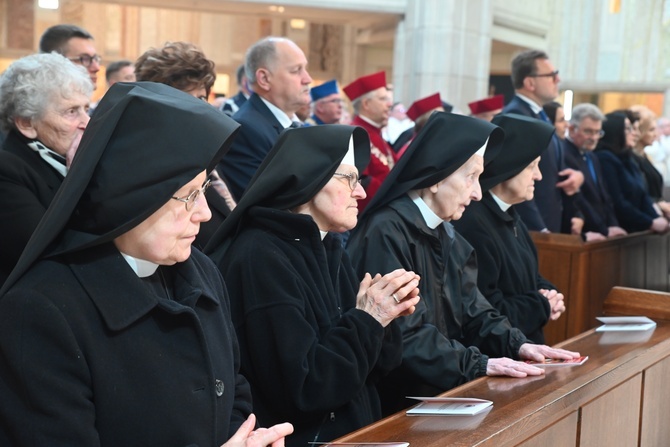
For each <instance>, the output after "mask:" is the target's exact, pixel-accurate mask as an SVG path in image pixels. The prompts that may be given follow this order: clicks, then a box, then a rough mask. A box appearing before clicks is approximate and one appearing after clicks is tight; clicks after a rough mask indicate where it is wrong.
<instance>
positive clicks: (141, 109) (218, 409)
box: [0, 83, 291, 447]
mask: <svg viewBox="0 0 670 447" xmlns="http://www.w3.org/2000/svg"><path fill="white" fill-rule="evenodd" d="M174 123H179V125H178V126H175V125H174ZM237 127H238V124H237V123H235V122H234V121H232V120H231V119H229V118H227V117H225V116H224V115H223V114H221V113H220V112H218V111H217V110H215V109H214V108H212V107H211V106H210V105H208V104H206V103H204V102H202V101H200V100H198V99H196V98H193V97H192V96H190V95H187V94H186V93H182V92H179V91H177V90H175V89H173V88H172V87H168V86H165V85H161V84H153V83H136V84H122V83H119V84H115V85H114V86H113V87H111V89H110V90H109V92H108V93H107V94H106V95H105V97H104V98H103V99H102V101H101V102H100V105H99V106H98V110H97V111H96V113H95V116H94V118H93V119H92V120H91V121H90V123H89V126H88V128H87V130H86V131H85V132H84V135H83V138H82V140H81V144H80V146H79V150H78V152H77V155H76V157H75V160H76V161H75V162H74V163H73V164H72V169H71V170H70V172H69V174H68V176H67V177H66V178H65V181H64V182H63V184H62V186H61V188H60V189H59V191H58V193H57V194H56V196H55V198H54V200H53V202H52V203H51V205H50V207H49V209H48V210H47V212H46V214H45V216H44V218H43V219H42V221H41V223H40V225H39V226H38V228H37V230H36V231H35V233H34V235H33V237H32V239H31V240H30V242H29V244H28V245H27V247H26V250H25V251H24V254H23V255H22V257H21V259H20V260H19V263H18V265H17V267H16V269H15V270H14V271H13V272H12V274H11V275H10V277H9V279H8V280H7V282H6V284H5V285H4V287H3V289H2V291H0V295H2V298H0V352H1V353H2V355H1V356H0V402H1V404H0V445H13V446H38V445H48V446H73V445H80V446H110V447H116V446H122V445H123V446H129V445H160V446H187V445H198V446H201V447H202V446H212V447H218V446H221V444H223V443H224V442H226V441H228V442H226V444H224V445H226V446H262V445H268V444H271V443H273V442H275V441H277V442H278V444H276V445H279V443H281V440H282V438H283V437H284V436H285V435H287V434H288V433H290V431H291V427H290V424H285V425H281V426H277V427H273V428H271V429H258V430H255V431H254V425H255V420H254V417H253V416H249V415H250V412H251V396H250V391H249V386H248V383H247V382H246V380H245V379H244V377H243V376H241V375H240V374H239V371H238V369H239V353H238V347H237V341H236V338H235V333H234V330H233V327H232V324H231V322H230V315H229V312H230V311H229V307H228V306H229V305H228V298H227V296H226V294H225V288H224V285H223V281H222V279H221V276H220V274H219V272H218V270H217V269H216V267H215V266H214V265H213V264H212V262H211V261H210V260H209V259H208V258H207V257H206V256H205V255H203V254H202V253H200V252H198V251H197V250H195V249H194V250H191V243H192V242H193V240H194V239H195V236H196V235H197V233H198V229H199V226H200V223H201V222H203V221H206V220H207V219H209V217H210V216H211V213H210V211H209V208H208V207H207V202H206V200H204V198H203V192H204V190H205V189H206V187H207V183H206V179H207V173H208V172H209V171H210V170H211V169H212V168H213V167H214V166H216V164H217V162H218V161H219V159H220V158H221V156H222V155H223V153H224V152H225V151H226V150H227V149H228V147H229V145H230V141H231V139H232V137H233V136H234V134H235V132H236V129H237ZM185 129H187V131H185Z"/></svg>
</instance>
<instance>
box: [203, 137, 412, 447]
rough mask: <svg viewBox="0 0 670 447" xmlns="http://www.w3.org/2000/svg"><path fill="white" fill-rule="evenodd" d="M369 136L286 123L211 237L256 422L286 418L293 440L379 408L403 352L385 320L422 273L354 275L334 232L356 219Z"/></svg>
mask: <svg viewBox="0 0 670 447" xmlns="http://www.w3.org/2000/svg"><path fill="white" fill-rule="evenodd" d="M369 148H370V143H369V140H368V137H367V134H366V132H365V131H364V130H363V129H361V128H358V127H351V126H342V125H329V126H315V127H304V128H298V129H289V130H286V131H284V133H283V134H282V135H281V136H280V138H279V140H278V141H277V143H276V145H275V146H274V148H273V149H272V151H271V152H270V153H269V154H268V156H267V158H266V159H265V161H264V162H263V164H262V165H261V167H260V168H259V170H258V172H257V173H256V174H255V177H254V178H253V179H252V181H251V183H250V185H249V187H248V188H247V190H246V192H245V194H244V196H242V199H241V200H240V202H239V203H238V205H237V208H235V210H234V211H233V213H232V214H231V215H230V216H229V217H228V219H226V221H225V222H224V223H223V225H222V227H220V228H219V230H218V232H217V233H216V234H215V235H214V237H213V239H212V240H211V241H210V245H208V251H210V252H211V256H212V257H213V259H214V260H215V262H216V263H217V265H218V266H219V268H220V269H221V272H222V273H223V277H224V278H225V280H226V282H227V283H228V286H229V288H230V290H231V291H234V292H232V293H233V296H232V297H231V307H232V312H233V322H234V324H235V328H236V330H237V334H238V339H239V341H240V352H241V357H242V372H243V373H244V375H245V376H246V377H247V378H248V379H249V383H250V384H251V392H252V395H253V399H254V407H255V411H256V414H257V415H258V420H259V421H260V422H261V423H262V424H269V425H271V424H274V423H276V422H274V421H277V422H279V421H281V420H284V418H286V420H288V421H289V422H291V423H292V424H293V425H294V427H295V434H294V435H293V436H290V437H289V438H288V439H287V445H289V446H301V447H302V446H305V445H307V443H308V442H311V441H314V442H321V441H331V440H333V439H335V438H337V437H339V436H342V435H344V434H346V433H348V432H351V431H353V430H356V429H358V428H360V427H362V426H364V425H366V424H370V423H372V422H374V421H375V420H376V419H379V418H380V417H381V412H380V406H379V399H378V396H377V391H376V389H375V383H376V381H377V380H378V379H379V377H380V376H381V375H383V374H385V373H386V372H388V371H389V370H390V369H392V368H394V367H396V366H397V365H398V364H399V362H400V356H401V352H402V351H401V350H402V346H401V342H400V334H399V330H398V328H397V327H396V325H395V324H394V323H392V320H393V319H394V318H396V317H398V316H400V315H406V314H409V313H411V312H412V311H413V309H414V307H415V306H416V304H417V302H418V301H419V297H418V292H419V291H418V289H417V286H418V282H419V278H418V277H417V275H415V274H414V273H413V272H407V271H405V270H402V269H395V270H394V271H390V270H389V271H384V272H381V273H387V272H390V273H387V274H385V275H384V276H382V275H375V277H371V276H370V275H369V274H365V275H361V277H362V278H364V279H363V280H362V281H359V278H358V277H357V276H356V275H355V273H354V271H353V269H352V267H351V264H350V262H349V258H348V256H347V254H346V253H345V252H344V250H343V248H342V244H341V240H340V238H339V235H338V233H340V232H343V231H346V230H350V229H351V228H353V227H354V226H355V225H356V222H357V220H358V203H357V202H358V201H359V200H361V199H362V198H364V197H365V191H364V190H363V187H362V186H361V184H360V182H359V173H360V172H361V171H362V170H363V169H364V168H365V165H366V164H367V161H368V158H369V151H370V149H369Z"/></svg>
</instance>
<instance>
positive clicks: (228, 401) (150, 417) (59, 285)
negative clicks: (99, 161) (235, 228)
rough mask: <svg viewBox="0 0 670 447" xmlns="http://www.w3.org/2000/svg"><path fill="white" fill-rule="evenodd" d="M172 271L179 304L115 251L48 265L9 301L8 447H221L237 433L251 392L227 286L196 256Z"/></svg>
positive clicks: (4, 427) (1, 309) (4, 373)
mask: <svg viewBox="0 0 670 447" xmlns="http://www.w3.org/2000/svg"><path fill="white" fill-rule="evenodd" d="M169 268H170V269H173V270H172V271H174V272H175V274H174V289H173V290H174V298H175V299H174V300H167V299H165V298H161V297H159V296H158V295H157V294H156V293H155V291H154V290H153V289H152V288H151V287H150V286H148V285H147V283H146V282H145V281H143V280H142V279H139V278H138V277H137V275H136V274H135V272H133V271H132V269H131V268H130V267H129V266H128V263H127V262H126V261H125V260H124V259H123V258H122V257H121V255H120V253H119V252H118V251H117V250H116V248H115V247H114V246H113V245H112V244H111V243H110V244H107V245H104V246H98V247H95V248H92V249H89V250H87V251H81V252H76V253H73V254H70V255H63V256H62V257H61V258H58V259H54V260H42V261H39V262H38V263H37V264H36V265H35V266H34V267H33V268H31V269H30V270H29V271H28V272H27V273H26V274H25V275H24V276H23V277H22V278H21V279H20V280H19V281H18V282H17V283H16V284H15V285H14V286H13V287H12V288H11V289H10V291H9V292H8V293H7V294H6V295H5V296H3V298H2V299H1V300H0V351H1V352H2V357H1V360H0V402H2V404H0V444H2V445H14V446H37V445H48V446H73V445H81V446H84V445H85V446H109V447H117V446H122V445H123V446H131V445H135V446H140V445H145V446H149V445H156V446H158V445H160V446H175V447H184V446H187V445H189V446H192V445H197V446H200V447H205V446H209V447H219V446H220V445H221V444H223V443H224V442H225V441H226V440H228V439H229V438H230V436H231V435H232V434H234V433H235V431H236V430H237V429H238V428H239V426H240V425H241V423H242V422H243V421H244V419H245V418H246V417H247V416H248V414H249V413H250V412H251V396H250V392H249V385H248V383H247V382H246V380H245V379H244V378H243V377H242V376H241V375H239V374H238V368H239V353H238V348H237V342H236V339H235V332H234V330H233V327H232V324H231V322H230V318H229V312H230V311H229V308H228V301H227V297H226V296H225V295H224V293H225V288H224V285H223V281H222V279H221V276H220V274H219V272H218V271H217V270H216V268H215V267H214V265H213V264H212V263H211V261H210V260H209V259H208V258H207V257H205V256H204V255H203V254H202V253H200V252H198V251H197V250H194V251H193V252H192V254H191V257H190V258H189V259H188V260H187V261H186V262H183V263H180V264H176V265H175V266H173V267H169ZM101 272H104V273H105V274H100V273H101ZM45 371H47V372H48V374H45ZM3 437H4V438H5V439H6V440H10V439H11V441H10V443H7V444H5V443H3Z"/></svg>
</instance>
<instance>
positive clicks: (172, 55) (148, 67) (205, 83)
mask: <svg viewBox="0 0 670 447" xmlns="http://www.w3.org/2000/svg"><path fill="white" fill-rule="evenodd" d="M214 68H215V65H214V62H213V61H211V60H209V59H207V57H206V56H205V54H204V53H203V52H202V51H201V50H200V49H199V48H198V47H196V46H195V45H193V44H192V43H188V42H167V43H166V44H165V45H164V46H163V47H162V48H150V49H149V50H147V51H145V52H144V54H142V55H141V56H140V57H139V58H138V59H137V62H135V74H136V76H137V80H138V81H151V82H160V83H161V84H167V85H169V86H171V87H174V88H176V89H177V90H181V91H182V92H185V93H188V94H189V95H191V96H194V97H196V98H198V99H201V100H203V101H205V102H206V101H207V98H209V93H210V92H211V90H212V86H213V85H214V81H215V80H216V71H215V70H214ZM209 178H210V180H211V185H212V188H211V189H210V190H209V191H208V193H207V201H208V202H209V205H210V208H211V210H212V219H211V220H209V221H208V222H206V223H205V224H204V225H203V226H202V231H201V232H200V234H199V235H198V237H197V238H196V240H195V246H196V247H198V248H200V249H202V248H203V247H204V246H205V245H206V244H207V241H208V240H209V238H210V237H211V235H212V234H213V233H214V231H216V229H217V228H218V227H219V225H221V222H223V220H224V219H225V218H226V216H228V215H229V214H230V211H231V210H232V209H233V208H235V205H236V203H235V199H234V198H233V195H232V194H231V193H230V190H229V189H228V185H227V184H226V182H225V180H224V179H223V178H222V177H221V176H220V175H219V173H218V172H217V171H216V169H214V170H212V172H210V177H209Z"/></svg>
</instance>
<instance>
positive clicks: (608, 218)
mask: <svg viewBox="0 0 670 447" xmlns="http://www.w3.org/2000/svg"><path fill="white" fill-rule="evenodd" d="M604 120H605V115H603V113H602V112H601V111H600V109H599V108H598V107H596V106H595V105H593V104H588V103H585V104H579V105H577V106H575V108H574V109H572V117H571V118H570V125H569V127H568V136H567V138H566V139H565V140H563V141H562V147H563V156H564V159H565V164H566V166H569V167H571V168H573V169H577V170H579V171H581V172H582V174H584V184H583V185H582V187H581V189H580V193H579V194H576V195H575V196H573V197H574V201H572V202H571V203H569V204H566V210H565V211H566V214H568V216H569V217H574V216H577V215H579V217H580V218H581V219H583V227H582V229H581V231H577V229H575V230H573V233H577V234H579V233H581V234H582V236H583V237H584V239H585V240H587V241H597V240H603V239H605V238H606V237H611V236H621V235H624V234H627V233H626V230H624V229H623V228H621V227H620V226H619V222H618V221H617V218H616V215H615V213H614V204H613V203H612V199H611V197H610V195H609V193H608V192H607V185H605V181H604V179H603V176H602V171H601V167H600V161H599V160H598V157H596V156H595V155H594V154H593V151H594V150H595V148H596V146H597V145H598V141H599V140H600V137H602V136H603V135H604V134H605V132H604V131H603V130H602V125H603V121H604Z"/></svg>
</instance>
